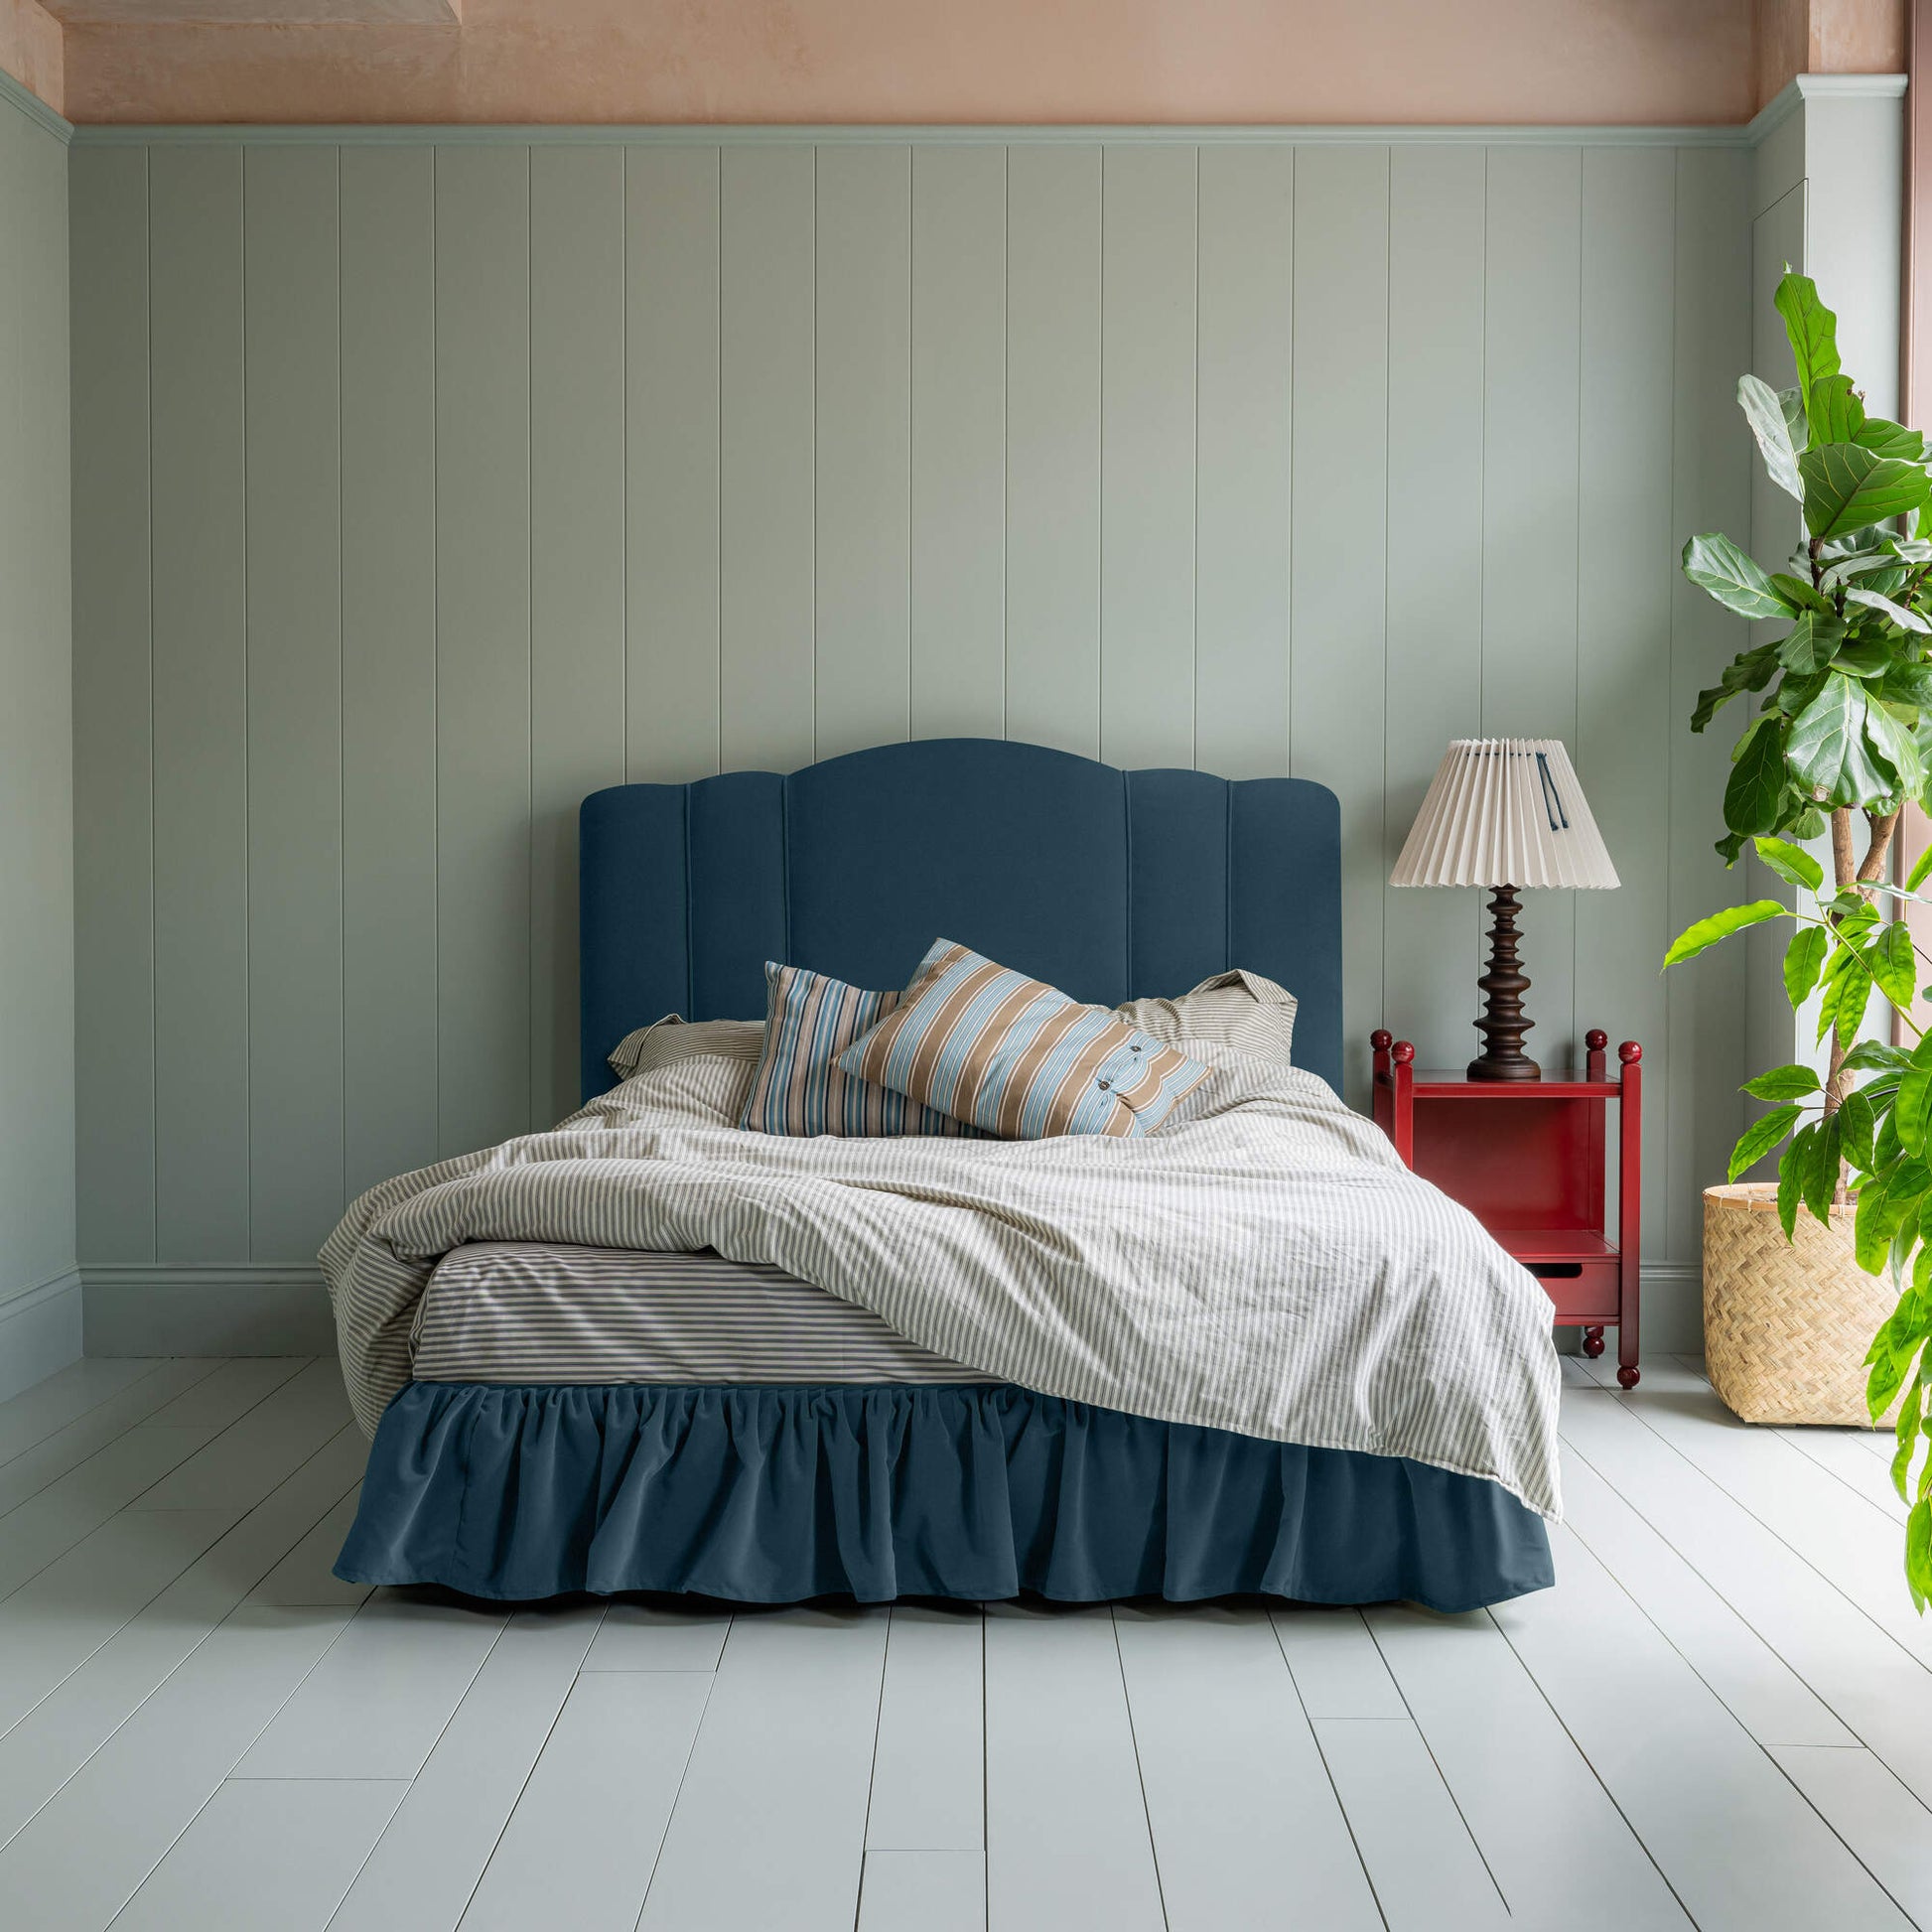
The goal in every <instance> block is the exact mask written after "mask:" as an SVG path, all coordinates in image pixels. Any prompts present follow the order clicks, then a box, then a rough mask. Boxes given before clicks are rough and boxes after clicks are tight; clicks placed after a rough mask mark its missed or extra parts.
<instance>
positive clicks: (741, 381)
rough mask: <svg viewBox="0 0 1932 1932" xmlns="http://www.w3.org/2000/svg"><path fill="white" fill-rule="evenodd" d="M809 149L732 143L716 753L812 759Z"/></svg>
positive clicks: (772, 767)
mask: <svg viewBox="0 0 1932 1932" xmlns="http://www.w3.org/2000/svg"><path fill="white" fill-rule="evenodd" d="M812 176H813V153H812V150H811V149H810V148H794V147H775V148H765V147H747V148H727V149H725V151H724V158H723V190H724V200H723V207H722V210H721V214H720V220H721V238H720V274H719V319H718V328H719V344H720V353H719V424H718V447H719V477H718V501H719V550H720V555H721V557H722V559H723V564H722V568H723V573H724V575H723V583H722V587H721V591H720V597H719V690H720V711H719V755H720V758H721V759H722V760H723V763H724V768H725V769H726V770H728V771H731V770H741V769H751V770H768V771H788V770H790V769H791V768H792V767H793V766H794V765H800V764H809V763H810V762H811V760H812V758H813V718H812V711H813V689H812V687H813V650H814V638H813V629H812V613H813V603H814V595H815V593H814V590H813V540H814V539H813V497H812V466H813V456H812V443H813V401H812V384H813V348H812V293H813V284H812V255H813V237H812V221H813V187H812Z"/></svg>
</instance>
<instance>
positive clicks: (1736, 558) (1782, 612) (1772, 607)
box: [1684, 471, 1925, 618]
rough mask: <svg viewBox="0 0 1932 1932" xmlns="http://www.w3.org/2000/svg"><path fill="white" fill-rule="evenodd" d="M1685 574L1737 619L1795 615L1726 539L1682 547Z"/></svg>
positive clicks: (1713, 538) (1698, 541)
mask: <svg viewBox="0 0 1932 1932" xmlns="http://www.w3.org/2000/svg"><path fill="white" fill-rule="evenodd" d="M1918 475H1919V478H1920V480H1921V482H1922V481H1923V480H1924V475H1925V473H1924V472H1923V471H1920V472H1918ZM1866 520H1867V521H1869V519H1868V518H1867V519H1866ZM1684 575H1685V576H1686V577H1688V578H1689V579H1690V580H1691V582H1692V583H1693V584H1695V585H1697V587H1698V588H1699V589H1700V590H1704V591H1709V592H1710V593H1711V595H1712V596H1713V597H1715V598H1716V599H1717V600H1718V602H1719V603H1720V604H1722V605H1724V606H1725V609H1726V610H1730V611H1735V612H1736V613H1737V615H1738V616H1739V617H1740V618H1789V617H1793V616H1795V615H1796V613H1795V612H1794V611H1793V610H1792V608H1791V606H1790V605H1788V604H1787V603H1786V602H1785V601H1784V599H1783V598H1781V597H1780V596H1779V595H1778V594H1777V592H1776V591H1774V590H1773V589H1772V588H1771V580H1770V579H1769V578H1768V577H1767V576H1765V574H1764V573H1763V571H1762V570H1760V569H1759V568H1758V566H1757V562H1756V560H1755V559H1754V558H1752V557H1747V556H1746V555H1745V554H1744V553H1743V551H1741V550H1739V549H1738V547H1737V546H1736V545H1735V544H1734V543H1732V542H1731V540H1730V539H1729V538H1728V537H1727V536H1723V535H1718V534H1712V535H1708V536H1701V537H1692V538H1691V539H1690V541H1689V542H1688V543H1686V544H1685V546H1684Z"/></svg>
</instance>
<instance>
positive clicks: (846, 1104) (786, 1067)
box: [738, 959, 973, 1136]
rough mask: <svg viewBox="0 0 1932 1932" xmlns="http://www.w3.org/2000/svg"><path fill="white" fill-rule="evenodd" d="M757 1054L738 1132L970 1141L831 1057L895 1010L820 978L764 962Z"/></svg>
mask: <svg viewBox="0 0 1932 1932" xmlns="http://www.w3.org/2000/svg"><path fill="white" fill-rule="evenodd" d="M917 983H918V982H917V979H916V976H915V978H914V981H913V985H914V986H915V987H916V985H917ZM764 987H765V1021H764V1048H763V1051H762V1052H760V1053H759V1063H758V1068H757V1070H756V1071H755V1072H754V1073H753V1075H752V1090H751V1093H750V1094H749V1095H748V1096H747V1098H746V1101H745V1111H744V1113H743V1114H741V1115H740V1116H739V1121H738V1124H739V1126H740V1127H749V1128H750V1129H751V1130H752V1131H753V1132H754V1133H756V1134H840V1135H854V1136H857V1135H868V1136H882V1135H890V1134H943V1135H970V1134H971V1133H972V1132H973V1130H972V1129H971V1128H970V1127H966V1126H963V1125H962V1124H961V1123H960V1122H958V1121H956V1120H954V1119H953V1118H952V1116H951V1115H949V1114H940V1113H934V1112H933V1111H932V1110H931V1109H930V1108H929V1107H920V1106H918V1105H916V1104H914V1103H913V1102H912V1101H909V1100H907V1099H906V1098H905V1096H904V1095H903V1094H901V1093H894V1092H892V1091H891V1090H890V1089H889V1088H886V1087H878V1086H874V1085H872V1084H871V1083H870V1082H869V1081H866V1080H862V1079H859V1078H858V1077H856V1076H855V1075H854V1074H852V1073H850V1072H848V1071H847V1070H846V1069H845V1068H843V1067H841V1066H840V1065H839V1063H838V1055H839V1054H840V1053H842V1052H843V1051H844V1050H845V1049H846V1048H847V1047H848V1046H850V1045H851V1044H852V1042H853V1041H854V1040H855V1039H857V1038H858V1037H859V1035H861V1034H863V1033H864V1032H865V1031H866V1030H867V1028H869V1027H871V1026H873V1025H874V1024H875V1023H877V1022H878V1021H880V1020H883V1019H884V1018H885V1017H886V1015H888V1014H889V1013H891V1012H892V1011H893V1009H894V1008H895V1007H897V1005H898V1003H899V1000H900V998H901V997H902V996H901V995H899V994H897V993H862V992H861V991H860V990H859V988H858V987H856V986H847V985H846V984H845V982H844V981H843V980H835V979H833V978H831V977H830V976H829V975H828V974H825V973H812V972H807V971H806V969H805V968H804V967H802V966H780V965H779V964H778V962H777V961H776V960H774V959H767V960H766V961H765V963H764Z"/></svg>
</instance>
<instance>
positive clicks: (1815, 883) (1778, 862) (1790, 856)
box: [1756, 839, 1825, 893]
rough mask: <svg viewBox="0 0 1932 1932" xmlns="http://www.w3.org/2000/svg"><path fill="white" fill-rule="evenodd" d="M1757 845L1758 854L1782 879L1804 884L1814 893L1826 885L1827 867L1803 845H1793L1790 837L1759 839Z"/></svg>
mask: <svg viewBox="0 0 1932 1932" xmlns="http://www.w3.org/2000/svg"><path fill="white" fill-rule="evenodd" d="M1756 845H1757V856H1758V857H1759V858H1760V859H1762V860H1763V861H1764V863H1765V864H1766V865H1767V866H1769V867H1770V868H1771V870H1772V871H1773V872H1774V873H1776V874H1777V876H1778V877H1779V878H1780V879H1788V880H1790V882H1791V883H1792V885H1794V886H1804V887H1806V888H1808V889H1809V890H1810V891H1812V892H1814V893H1815V892H1817V890H1818V889H1819V888H1820V887H1821V886H1822V885H1824V883H1825V868H1824V867H1823V866H1821V865H1820V864H1819V863H1818V861H1817V860H1816V859H1814V858H1813V857H1812V856H1811V854H1810V853H1809V852H1807V851H1806V850H1805V849H1804V847H1803V846H1801V845H1793V844H1792V843H1791V842H1790V840H1788V839H1759V840H1757V841H1756Z"/></svg>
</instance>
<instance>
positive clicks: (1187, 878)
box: [581, 738, 1341, 1098]
mask: <svg viewBox="0 0 1932 1932" xmlns="http://www.w3.org/2000/svg"><path fill="white" fill-rule="evenodd" d="M581 850H582V868H583V877H582V899H581V907H582V919H583V970H584V988H583V991H584V1004H583V1054H584V1061H583V1068H584V1092H585V1096H586V1097H587V1098H588V1097H590V1096H591V1095H593V1094H598V1093H602V1092H604V1091H605V1089H606V1088H608V1087H610V1086H611V1085H612V1084H613V1081H612V1076H611V1072H610V1069H609V1068H608V1067H607V1066H606V1064H605V1056H606V1055H607V1054H608V1053H609V1052H610V1051H611V1049H612V1048H613V1047H614V1046H616V1045H617V1043H618V1041H619V1040H620V1039H621V1038H622V1037H623V1035H625V1034H626V1033H628V1032H630V1031H631V1030H632V1029H633V1028H636V1027H641V1026H643V1025H645V1024H646V1023H647V1022H649V1021H652V1020H656V1019H658V1018H659V1017H660V1016H661V1015H663V1014H666V1013H681V1014H683V1015H684V1016H685V1018H686V1019H689V1020H720V1019H758V1018H761V1017H762V1016H763V1013H764V962H765V961H766V960H767V959H782V960H785V961H788V962H790V963H792V964H796V965H800V966H809V967H812V968H815V969H816V970H818V971H820V972H826V973H832V974H836V975H837V976H838V977H839V978H840V979H842V980H846V981H848V982H850V983H851V984H853V985H856V986H874V987H884V986H903V985H904V984H905V981H906V980H907V979H908V978H909V977H910V975H911V972H912V968H913V967H914V966H915V965H917V964H918V961H919V956H920V954H922V953H923V952H924V951H925V949H926V947H927V946H928V945H929V944H931V942H932V940H933V939H934V938H935V937H936V936H938V935H940V934H943V935H944V936H945V937H946V938H948V939H957V940H959V941H961V942H962V943H963V944H965V945H968V946H971V947H972V948H973V949H974V950H975V951H976V952H981V953H984V954H986V955H987V957H989V958H991V959H997V960H999V961H1000V962H1001V963H1002V964H1003V965H1007V966H1014V967H1017V968H1019V969H1020V970H1021V971H1022V972H1025V973H1030V974H1032V975H1034V976H1035V978H1038V979H1042V980H1045V981H1047V982H1049V983H1050V984H1051V985H1054V986H1057V987H1060V988H1062V989H1063V990H1064V991H1066V992H1067V993H1069V994H1071V995H1072V996H1073V998H1075V999H1076V1000H1087V1001H1092V1002H1094V1003H1095V1004H1097V1005H1101V1006H1115V1005H1118V1004H1119V1002H1120V1001H1122V1000H1125V999H1130V998H1140V997H1143V996H1146V995H1156V994H1159V995H1170V996H1171V995H1173V994H1175V993H1182V992H1185V991H1186V990H1187V988H1189V987H1190V986H1193V985H1195V984H1196V983H1197V982H1198V981H1200V980H1203V979H1205V978H1207V976H1208V975H1209V974H1211V973H1218V972H1222V971H1225V970H1226V969H1227V968H1228V967H1230V966H1246V967H1249V968H1251V969H1252V970H1253V971H1255V972H1259V973H1265V974H1267V975H1268V977H1269V978H1270V979H1273V980H1278V981H1280V982H1281V984H1282V985H1284V986H1286V987H1287V988H1288V989H1289V991H1290V992H1291V993H1293V994H1294V995H1295V996H1296V997H1297V999H1298V1000H1299V1001H1300V1002H1301V1010H1300V1012H1299V1013H1298V1015H1297V1017H1296V1023H1295V1056H1296V1060H1297V1062H1298V1063H1299V1064H1300V1065H1303V1066H1306V1067H1307V1068H1308V1069H1309V1070H1310V1071H1311V1072H1312V1073H1318V1074H1320V1076H1321V1077H1322V1078H1323V1079H1324V1080H1326V1081H1327V1082H1328V1083H1329V1084H1330V1085H1331V1086H1333V1087H1336V1088H1337V1089H1338V1088H1339V1087H1340V1085H1341V819H1340V809H1339V807H1338V805H1337V804H1336V801H1335V795H1334V793H1333V792H1331V791H1329V790H1328V789H1327V788H1326V787H1325V786H1322V785H1317V784H1313V783H1311V782H1310V781H1309V780H1308V779H1306V778H1244V779H1228V778H1215V777H1211V776H1209V775H1208V774H1207V773H1206V772H1203V771H1120V770H1116V769H1115V768H1114V766H1112V765H1110V764H1101V763H1098V762H1096V761H1095V760H1094V759H1083V758H1076V757H1074V756H1073V755H1072V754H1070V753H1067V752H1052V751H1047V750H1045V749H1043V748H1042V747H1040V746H1037V745H1021V744H1015V743H1012V742H1010V741H1007V740H1002V739H990V738H939V739H920V740H915V741H913V742H912V743H910V744H902V745H882V746H880V747H878V748H877V749H876V750H873V751H868V752H854V753H851V754H850V755H849V756H847V757H845V758H837V759H826V760H824V762H822V763H819V764H810V765H806V766H805V767H804V769H802V770H799V771H793V772H791V773H790V774H789V775H788V776H782V777H781V776H779V775H778V774H776V773H775V772H770V771H730V772H725V773H723V774H721V775H720V776H718V777H715V778H700V779H698V780H697V781H696V782H694V783H691V784H682V785H618V786H615V787H614V788H612V789H611V790H609V791H599V792H594V793H592V795H591V796H590V797H589V798H587V799H585V801H584V805H583V812H582V848H581Z"/></svg>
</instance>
